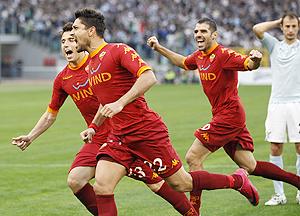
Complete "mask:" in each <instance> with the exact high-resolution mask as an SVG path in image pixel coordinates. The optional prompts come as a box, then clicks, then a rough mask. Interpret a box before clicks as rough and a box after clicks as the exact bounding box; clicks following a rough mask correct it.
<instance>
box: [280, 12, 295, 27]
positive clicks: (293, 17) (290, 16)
mask: <svg viewBox="0 0 300 216" xmlns="http://www.w3.org/2000/svg"><path fill="white" fill-rule="evenodd" d="M286 17H288V18H290V19H296V20H298V25H299V24H300V22H299V18H298V16H297V14H296V13H294V12H286V13H284V14H283V16H282V17H281V22H280V24H281V25H283V20H284V18H286Z"/></svg>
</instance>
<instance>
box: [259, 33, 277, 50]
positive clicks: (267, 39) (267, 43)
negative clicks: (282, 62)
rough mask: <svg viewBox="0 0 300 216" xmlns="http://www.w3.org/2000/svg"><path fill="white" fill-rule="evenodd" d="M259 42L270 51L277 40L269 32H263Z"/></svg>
mask: <svg viewBox="0 0 300 216" xmlns="http://www.w3.org/2000/svg"><path fill="white" fill-rule="evenodd" d="M261 42H262V44H263V46H264V47H266V48H267V50H268V51H269V53H272V51H273V48H274V46H275V44H276V43H278V42H279V41H278V40H277V39H276V38H275V37H273V36H272V35H270V34H269V33H267V32H265V33H264V37H263V39H262V40H261Z"/></svg>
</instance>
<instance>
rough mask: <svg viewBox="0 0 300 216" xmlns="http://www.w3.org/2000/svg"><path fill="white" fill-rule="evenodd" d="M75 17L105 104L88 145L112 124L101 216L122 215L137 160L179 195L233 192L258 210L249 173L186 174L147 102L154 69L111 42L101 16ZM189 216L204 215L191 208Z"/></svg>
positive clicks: (101, 157)
mask: <svg viewBox="0 0 300 216" xmlns="http://www.w3.org/2000/svg"><path fill="white" fill-rule="evenodd" d="M75 16H76V20H75V21H74V23H73V31H72V33H74V36H75V38H76V40H77V43H78V47H77V50H78V51H88V52H89V53H90V57H91V61H90V63H89V84H90V86H91V88H92V89H93V92H94V94H95V95H96V96H97V98H98V100H99V101H101V103H102V105H101V104H100V106H99V109H98V112H97V114H96V116H95V117H94V120H93V122H92V124H90V126H89V128H88V129H86V130H85V131H83V132H82V133H81V137H82V139H83V140H86V141H88V140H91V138H92V137H93V135H94V134H95V133H96V131H98V130H99V125H100V124H101V122H103V119H105V117H109V118H111V119H110V123H111V128H112V131H111V133H110V135H109V139H108V141H107V143H106V144H105V145H103V146H102V147H101V148H100V150H99V152H98V155H97V159H98V164H97V167H96V176H95V178H96V182H95V186H94V188H95V192H96V197H97V205H98V214H99V215H113V216H114V215H117V208H116V204H115V201H114V194H113V193H114V189H115V187H116V185H117V184H118V182H119V181H120V180H121V179H122V177H124V176H125V175H126V173H127V172H128V171H129V170H130V166H131V164H132V163H133V162H134V160H135V159H136V158H139V159H141V160H143V161H144V163H146V164H148V165H149V166H150V167H152V168H153V169H154V170H155V172H156V173H157V174H158V175H160V176H161V177H163V178H165V180H166V181H167V182H168V184H169V185H170V186H172V187H173V188H174V189H176V190H178V191H182V192H185V191H200V190H203V189H208V190H213V189H224V188H233V189H236V190H238V191H239V192H240V193H241V194H243V195H244V196H246V197H247V198H248V199H249V201H250V202H251V203H252V204H253V205H257V204H258V201H259V197H258V193H257V191H256V189H255V187H254V186H253V185H252V184H251V182H250V180H249V179H248V177H247V174H246V171H245V170H243V169H238V170H237V171H236V172H235V173H234V174H233V175H219V174H211V173H208V172H206V171H196V172H191V173H188V172H186V171H185V170H184V168H183V166H182V163H181V160H180V159H179V157H178V155H177V153H176V151H175V150H174V148H173V146H172V144H171V142H170V139H169V135H168V130H167V127H166V126H165V124H164V123H163V121H162V119H161V117H160V116H159V115H158V114H157V113H155V112H154V111H152V110H151V109H150V108H149V107H148V105H147V102H146V100H145V98H144V96H143V94H144V93H145V92H146V91H147V90H148V89H150V88H151V87H152V86H153V85H154V84H155V83H156V78H155V76H154V74H153V72H152V70H151V68H150V67H149V66H148V65H147V64H146V62H144V61H143V60H142V59H141V58H140V56H139V55H138V54H137V53H136V51H135V50H133V49H132V48H130V47H129V46H127V45H126V44H122V43H106V42H105V40H104V38H103V35H104V31H105V23H104V17H103V15H102V14H101V13H98V12H96V11H95V10H92V9H81V10H78V11H76V13H75ZM112 170H113V171H112ZM186 215H198V214H197V213H196V212H195V211H194V210H193V209H192V208H191V211H189V212H188V213H186Z"/></svg>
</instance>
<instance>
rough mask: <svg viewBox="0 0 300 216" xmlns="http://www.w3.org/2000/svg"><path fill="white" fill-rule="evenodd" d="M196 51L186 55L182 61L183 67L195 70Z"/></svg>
mask: <svg viewBox="0 0 300 216" xmlns="http://www.w3.org/2000/svg"><path fill="white" fill-rule="evenodd" d="M196 53H197V51H196V52H194V53H192V54H190V55H189V56H187V57H186V58H185V59H184V61H183V64H184V67H185V69H186V70H196V69H197V63H196V59H195V58H196Z"/></svg>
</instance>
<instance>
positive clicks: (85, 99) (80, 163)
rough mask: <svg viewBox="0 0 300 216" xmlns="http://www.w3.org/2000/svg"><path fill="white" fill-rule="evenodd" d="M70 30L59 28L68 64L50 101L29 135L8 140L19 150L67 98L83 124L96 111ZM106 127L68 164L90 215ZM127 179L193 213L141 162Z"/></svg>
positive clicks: (181, 197) (83, 62) (86, 58)
mask: <svg viewBox="0 0 300 216" xmlns="http://www.w3.org/2000/svg"><path fill="white" fill-rule="evenodd" d="M71 30H72V23H67V24H66V25H65V26H64V27H63V31H62V35H61V50H62V52H63V54H64V56H65V58H66V60H67V61H68V65H67V66H66V67H65V68H64V69H63V70H62V71H61V72H60V73H59V74H58V75H57V77H56V78H55V80H54V86H53V92H52V99H51V102H50V104H49V107H48V109H47V111H46V112H45V113H44V114H43V115H42V117H41V118H40V120H39V121H38V123H37V124H36V125H35V127H34V128H33V129H32V130H31V132H30V133H28V134H27V135H22V136H19V137H16V138H13V140H12V143H13V144H14V145H16V146H18V147H19V148H20V149H21V150H25V149H26V148H27V147H28V146H29V145H30V144H31V143H32V142H33V141H34V140H35V139H36V138H37V137H39V136H40V135H41V134H43V133H44V132H45V131H46V130H47V129H48V128H50V127H51V125H53V123H54V121H55V119H56V117H57V114H58V111H59V109H60V108H61V106H62V105H63V104H64V101H65V100H66V98H67V97H68V96H71V98H72V100H73V102H74V103H75V105H76V106H77V108H78V109H79V111H80V113H81V114H82V116H83V118H84V119H85V121H86V123H87V125H89V124H91V122H92V120H93V117H94V115H95V114H96V112H97V110H98V107H99V102H98V100H97V98H96V97H95V95H94V93H93V91H92V89H91V87H90V86H89V83H88V73H87V70H88V62H89V56H88V55H87V54H86V53H84V52H80V53H78V52H77V50H76V46H77V43H76V40H75V39H74V37H73V36H71ZM109 128H110V126H109V121H108V120H105V122H104V123H103V124H102V125H101V127H99V131H98V132H97V134H96V135H95V136H94V137H93V140H92V142H91V143H86V144H84V145H83V146H82V148H81V149H80V151H79V152H78V153H77V155H76V157H75V159H74V162H73V163H72V165H71V168H70V170H69V175H68V180H67V181H68V185H69V187H70V188H71V190H72V191H73V193H74V195H75V196H76V197H77V198H78V199H79V200H80V201H81V202H82V204H83V205H85V207H86V208H87V209H88V210H89V212H90V213H91V214H93V215H98V209H97V204H96V196H95V192H94V190H93V187H92V186H91V185H90V183H89V181H90V180H91V179H92V178H94V176H95V167H96V164H97V160H96V155H97V152H98V149H99V148H100V147H101V145H102V144H103V143H105V142H106V138H107V135H108V131H109ZM128 176H130V177H132V178H134V179H137V180H141V181H143V182H145V183H146V184H147V186H148V187H149V188H150V189H151V190H152V191H153V192H155V193H156V194H157V195H159V196H161V197H162V198H164V199H165V200H166V201H168V202H169V203H170V204H171V205H173V207H174V208H175V209H176V210H177V211H178V212H179V213H181V214H182V215H183V214H186V213H188V212H191V211H193V210H191V209H192V206H191V204H190V202H189V201H188V199H187V197H186V196H185V194H184V193H179V192H177V191H175V190H173V189H172V188H170V187H169V186H168V184H167V183H165V182H164V180H162V179H161V178H160V177H159V176H158V175H157V174H155V173H153V171H152V169H151V168H150V167H149V166H148V165H147V164H145V163H144V162H143V161H141V160H139V159H136V160H135V161H134V163H132V164H131V167H130V168H129V172H128Z"/></svg>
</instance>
